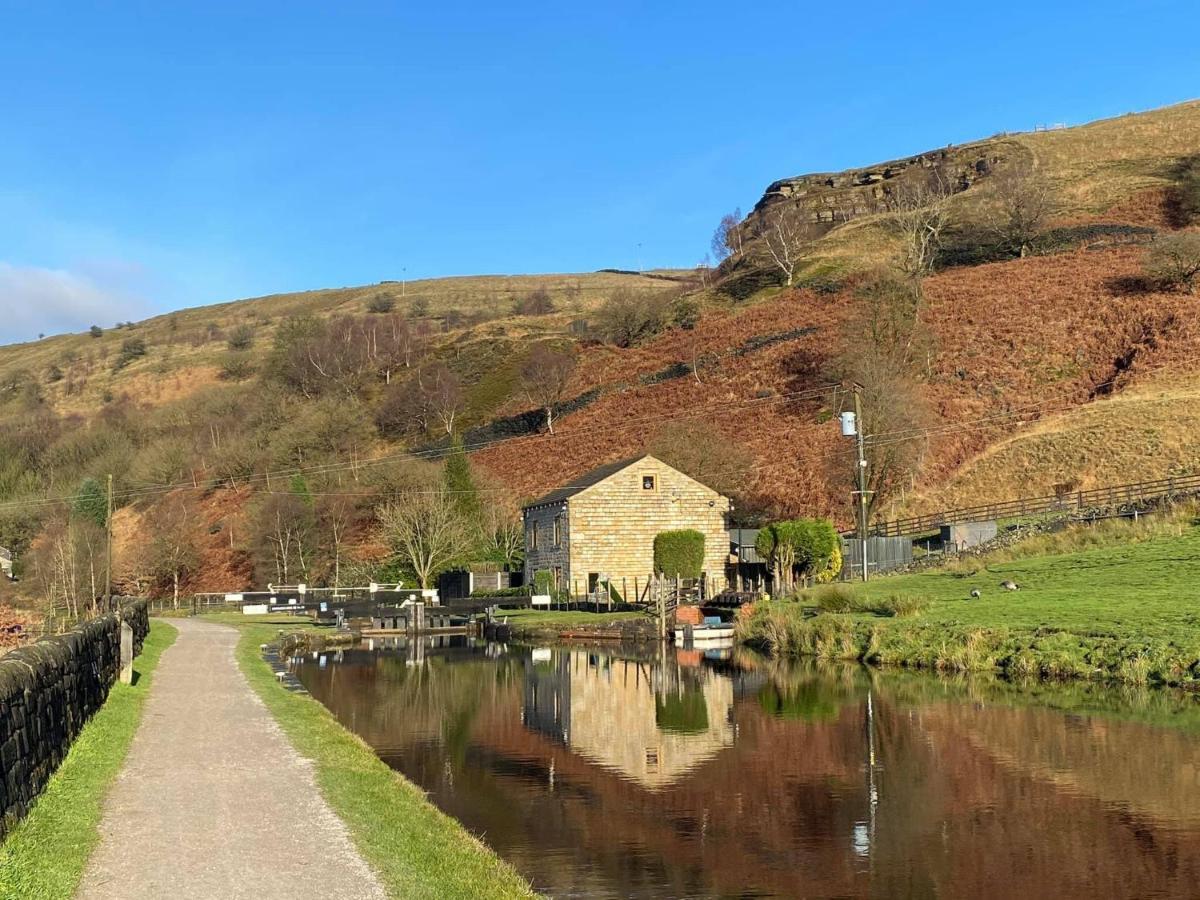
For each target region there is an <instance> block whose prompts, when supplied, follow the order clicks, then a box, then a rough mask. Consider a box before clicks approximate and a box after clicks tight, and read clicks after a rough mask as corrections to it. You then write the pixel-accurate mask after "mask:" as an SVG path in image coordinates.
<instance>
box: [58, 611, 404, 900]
mask: <svg viewBox="0 0 1200 900" xmlns="http://www.w3.org/2000/svg"><path fill="white" fill-rule="evenodd" d="M172 624H174V625H175V627H177V628H178V629H179V637H178V639H177V640H176V641H175V643H174V644H172V645H171V647H169V648H168V649H167V651H166V653H165V654H164V655H163V658H162V661H161V662H160V663H159V665H158V669H157V670H156V672H155V674H154V685H153V688H152V689H151V691H150V696H149V698H148V699H147V701H146V709H145V715H144V717H143V719H142V723H141V726H140V727H139V729H138V732H137V734H136V735H135V736H134V740H133V746H132V747H131V748H130V752H129V757H128V758H127V759H126V761H125V767H124V769H123V770H122V772H121V774H120V776H119V778H118V780H117V782H116V784H115V785H114V786H113V789H112V791H111V793H110V794H109V796H108V798H107V800H106V802H105V807H104V813H103V817H102V820H101V823H100V844H99V846H98V847H97V848H96V852H95V853H94V854H93V855H92V857H91V860H90V861H89V863H88V867H87V870H86V871H85V873H84V877H83V883H82V885H81V886H80V890H79V894H78V896H79V897H80V898H84V900H92V898H97V900H98V898H104V900H114V898H126V897H128V898H138V900H143V898H159V897H163V898H166V897H170V898H181V897H187V898H189V900H208V898H213V900H217V898H219V900H233V898H242V897H246V898H250V897H253V898H256V900H275V898H279V900H285V898H286V900H296V898H307V897H313V898H317V897H321V898H325V897H338V898H339V900H358V898H381V897H384V896H385V894H384V891H383V889H382V888H381V887H380V884H379V882H378V880H377V879H376V877H375V875H374V873H373V872H372V871H371V869H370V868H369V867H368V866H367V864H366V863H365V862H364V861H363V859H362V857H361V856H359V854H358V852H357V851H356V850H355V848H354V846H353V844H352V842H351V840H350V836H349V834H348V833H347V831H346V828H345V826H344V825H343V824H342V822H341V820H340V819H338V818H337V816H336V815H335V814H334V812H333V811H332V810H331V809H330V808H329V806H328V804H326V802H325V801H324V799H323V798H322V797H321V794H320V792H319V790H318V788H317V785H316V782H315V780H314V775H313V771H312V766H311V764H310V763H309V762H308V761H307V760H305V759H303V758H302V757H301V756H300V755H299V754H298V753H297V752H296V751H295V750H294V749H293V748H292V746H291V745H290V744H289V743H288V741H287V738H286V737H285V736H284V734H283V732H282V731H281V730H280V729H279V726H278V725H277V724H276V723H275V720H274V719H273V718H272V716H271V714H270V712H269V711H268V710H267V709H266V707H265V706H263V703H262V701H261V700H260V699H259V698H258V696H257V695H256V694H255V693H254V691H253V690H252V689H251V688H250V685H249V684H248V683H247V682H246V680H245V678H243V677H242V673H241V672H240V671H239V669H238V667H237V663H236V661H235V659H234V647H235V645H236V643H237V639H238V633H237V630H236V629H233V628H229V627H227V626H223V625H212V624H206V623H203V622H197V621H195V620H192V619H181V620H179V621H177V622H173V623H172Z"/></svg>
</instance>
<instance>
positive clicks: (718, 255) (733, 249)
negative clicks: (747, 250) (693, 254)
mask: <svg viewBox="0 0 1200 900" xmlns="http://www.w3.org/2000/svg"><path fill="white" fill-rule="evenodd" d="M741 225H742V211H741V209H735V210H734V211H733V212H731V213H726V214H725V215H723V216H721V222H720V224H718V225H717V230H716V231H715V232H713V236H712V255H713V259H715V260H716V261H717V265H720V264H721V263H722V262H724V261H725V260H726V259H732V260H734V261H735V262H736V261H737V260H739V259H741V256H742V249H743V240H744V239H743V237H742V228H741Z"/></svg>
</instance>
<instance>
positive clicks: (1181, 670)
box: [739, 526, 1200, 686]
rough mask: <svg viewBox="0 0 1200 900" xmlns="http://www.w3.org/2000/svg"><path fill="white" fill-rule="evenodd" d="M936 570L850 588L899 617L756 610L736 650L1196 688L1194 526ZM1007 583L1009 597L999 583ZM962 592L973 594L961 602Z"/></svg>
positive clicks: (1199, 659)
mask: <svg viewBox="0 0 1200 900" xmlns="http://www.w3.org/2000/svg"><path fill="white" fill-rule="evenodd" d="M984 563H985V564H984V565H982V566H981V567H980V568H979V569H978V571H972V569H971V568H965V569H962V570H955V569H941V570H933V571H929V572H923V573H919V574H911V575H899V576H894V577H883V578H878V579H875V580H874V581H872V582H871V583H870V584H867V585H855V586H853V587H851V588H850V590H852V591H853V592H854V594H855V596H856V597H857V598H859V599H860V600H861V601H863V602H864V603H865V604H871V603H878V602H879V601H883V600H887V599H889V598H892V597H918V598H922V599H924V600H926V601H928V603H927V606H926V607H925V608H924V609H923V610H922V611H921V612H920V613H918V614H917V615H916V616H913V617H911V618H903V619H901V618H887V617H881V616H877V615H871V614H869V613H829V612H820V611H819V610H818V609H817V608H816V605H815V604H810V603H806V602H805V601H800V602H796V601H776V602H772V603H762V604H759V605H758V606H757V607H756V608H755V609H754V610H753V612H752V613H751V614H749V615H747V616H746V617H744V619H743V621H742V622H741V624H740V626H739V628H740V634H741V635H742V637H743V639H744V640H746V641H747V642H748V643H751V644H756V645H759V646H763V647H766V648H767V649H770V650H772V651H773V652H776V653H780V654H784V655H788V654H794V655H814V656H823V657H828V658H848V659H864V660H867V661H870V662H878V663H894V664H900V665H909V666H916V667H922V668H935V669H945V670H956V671H967V670H991V669H998V670H1000V671H1003V672H1005V673H1007V674H1010V675H1014V676H1038V675H1040V676H1042V677H1052V678H1087V679H1100V680H1104V679H1112V680H1117V681H1123V682H1129V683H1134V684H1145V683H1151V684H1157V683H1166V684H1178V685H1187V686H1195V685H1200V596H1197V589H1196V587H1195V585H1196V584H1197V583H1198V582H1200V529H1198V528H1196V527H1194V526H1193V527H1188V528H1186V529H1183V531H1182V533H1181V534H1179V535H1178V536H1165V535H1164V536H1156V537H1152V538H1150V539H1147V540H1143V541H1140V542H1135V543H1123V544H1116V545H1112V546H1100V547H1096V548H1093V549H1086V550H1080V551H1076V552H1071V553H1062V554H1052V555H1045V556H1038V557H1033V558H1028V559H1014V560H1009V561H1002V562H1001V561H993V562H987V561H984ZM1004 580H1011V581H1013V582H1015V583H1016V584H1018V585H1019V586H1020V590H1017V591H1006V590H1004V589H1002V588H1001V587H1000V584H1001V582H1002V581H1004ZM972 589H978V590H979V591H980V593H981V594H982V596H981V597H980V598H978V599H973V598H971V597H970V592H971V590H972Z"/></svg>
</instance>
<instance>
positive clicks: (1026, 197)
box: [987, 168, 1058, 258]
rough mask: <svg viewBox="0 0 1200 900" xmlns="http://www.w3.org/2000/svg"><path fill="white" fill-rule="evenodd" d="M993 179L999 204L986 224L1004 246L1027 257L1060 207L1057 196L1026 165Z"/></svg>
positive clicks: (1046, 182) (1045, 181)
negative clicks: (1047, 222)
mask: <svg viewBox="0 0 1200 900" xmlns="http://www.w3.org/2000/svg"><path fill="white" fill-rule="evenodd" d="M990 180H991V182H992V184H993V185H994V187H995V192H996V203H995V205H994V206H993V207H992V209H991V210H990V216H989V218H988V222H987V226H988V228H989V229H990V230H991V231H992V232H993V233H994V234H995V235H996V237H997V238H998V239H999V241H1000V243H1001V245H1002V246H1003V247H1004V248H1005V249H1007V250H1008V251H1010V252H1011V253H1013V254H1014V255H1017V256H1020V257H1022V258H1024V257H1025V256H1028V255H1029V252H1030V251H1031V250H1032V249H1033V245H1034V242H1035V241H1036V240H1037V237H1038V235H1039V234H1040V233H1041V231H1042V228H1043V227H1044V226H1045V224H1046V221H1047V220H1048V219H1049V218H1050V217H1051V216H1053V215H1054V213H1055V211H1056V210H1057V208H1058V199H1057V195H1056V193H1055V191H1054V189H1053V188H1052V187H1051V185H1050V183H1049V182H1048V181H1047V180H1046V179H1045V178H1042V177H1040V176H1039V175H1037V174H1036V173H1034V172H1031V171H1029V170H1028V169H1025V168H1013V169H1009V170H1007V171H1005V172H1002V173H1000V174H998V175H996V176H994V178H992V179H990Z"/></svg>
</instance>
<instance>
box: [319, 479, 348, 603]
mask: <svg viewBox="0 0 1200 900" xmlns="http://www.w3.org/2000/svg"><path fill="white" fill-rule="evenodd" d="M317 519H318V521H319V522H320V523H321V525H322V528H323V530H324V531H325V533H326V534H327V535H329V543H330V545H331V547H332V549H333V587H334V589H335V590H336V589H337V588H339V587H341V586H342V545H343V544H345V542H346V532H347V531H348V530H349V529H350V526H351V524H352V523H353V522H354V504H353V503H351V502H350V500H349V498H347V497H343V496H339V495H331V496H326V497H322V498H321V502H320V503H319V504H318V506H317Z"/></svg>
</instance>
